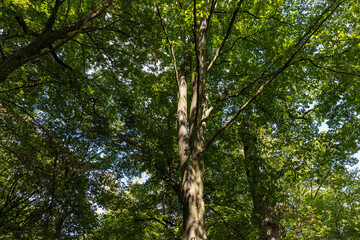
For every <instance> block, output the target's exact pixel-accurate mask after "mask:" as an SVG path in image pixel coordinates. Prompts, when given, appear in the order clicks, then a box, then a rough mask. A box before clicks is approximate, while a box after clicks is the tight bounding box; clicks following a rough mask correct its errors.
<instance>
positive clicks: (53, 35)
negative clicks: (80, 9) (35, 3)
mask: <svg viewBox="0 0 360 240" xmlns="http://www.w3.org/2000/svg"><path fill="white" fill-rule="evenodd" d="M111 2H112V0H102V1H100V2H99V3H98V4H97V5H96V6H95V7H94V8H93V9H92V10H91V11H89V12H88V13H86V14H85V15H84V16H82V17H80V18H78V19H77V20H75V21H74V22H72V23H71V24H69V25H67V26H66V27H64V28H61V29H59V30H57V31H48V32H44V33H42V34H41V35H40V36H39V37H38V38H36V39H35V40H34V41H33V42H31V43H30V44H29V45H27V46H25V47H23V48H21V49H20V50H18V51H17V52H15V53H13V54H12V55H11V56H9V57H8V58H7V59H5V60H4V61H2V62H0V82H4V81H5V80H6V78H7V77H8V75H9V74H10V73H11V72H13V71H14V70H15V69H17V68H19V67H21V66H22V65H24V64H25V63H27V62H29V61H30V60H32V59H34V58H38V57H40V56H42V55H45V54H48V53H50V52H51V51H46V52H45V53H44V52H42V50H44V49H45V48H48V47H49V46H50V45H51V44H52V43H54V42H55V41H57V40H60V39H64V38H67V41H68V40H69V39H70V38H73V37H74V36H75V35H76V34H78V33H80V32H82V31H83V30H87V29H85V28H84V26H85V24H86V23H87V22H88V21H89V20H91V19H94V18H96V17H97V16H99V15H100V14H101V13H103V11H104V10H105V9H106V8H108V7H109V6H110V4H111ZM69 33H73V34H72V35H71V36H68V34H69ZM55 48H56V47H55Z"/></svg>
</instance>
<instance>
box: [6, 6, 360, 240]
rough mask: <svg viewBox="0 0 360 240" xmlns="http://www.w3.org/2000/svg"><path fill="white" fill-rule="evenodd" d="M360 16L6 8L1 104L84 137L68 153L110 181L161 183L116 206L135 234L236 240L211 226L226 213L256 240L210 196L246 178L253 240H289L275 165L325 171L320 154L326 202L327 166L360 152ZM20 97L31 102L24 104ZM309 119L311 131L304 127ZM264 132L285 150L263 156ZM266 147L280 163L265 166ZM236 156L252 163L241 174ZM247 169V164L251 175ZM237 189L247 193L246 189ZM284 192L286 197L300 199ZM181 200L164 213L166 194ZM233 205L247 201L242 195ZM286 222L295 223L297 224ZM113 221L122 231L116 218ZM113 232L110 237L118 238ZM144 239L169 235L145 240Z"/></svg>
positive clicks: (304, 11) (327, 9) (301, 11)
mask: <svg viewBox="0 0 360 240" xmlns="http://www.w3.org/2000/svg"><path fill="white" fill-rule="evenodd" d="M34 9H36V10H37V11H35V12H34V11H33V10H34ZM39 9H40V10H39ZM358 9H359V4H358V3H357V2H354V1H350V0H336V1H308V0H301V1H292V0H274V1H270V0H258V1H246V0H228V1H220V0H193V1H189V0H178V1H176V3H174V2H171V1H167V0H161V1H160V0H157V1H151V0H139V1H105V0H104V1H96V2H92V1H86V2H84V1H78V2H76V3H75V4H74V3H73V1H60V0H59V1H58V0H56V1H55V2H53V3H52V5H49V4H47V3H44V4H41V3H37V2H36V3H35V2H31V1H14V2H10V3H6V4H4V7H3V8H1V11H2V15H1V18H2V19H6V20H7V21H2V23H1V25H0V26H1V27H0V30H1V32H0V33H1V37H2V38H1V45H0V47H1V49H0V50H1V57H2V59H1V62H0V70H1V71H0V82H1V84H2V86H3V87H4V89H3V90H2V91H1V94H2V98H1V99H0V100H1V103H4V102H8V104H10V105H11V102H13V101H14V102H16V103H17V105H18V106H20V107H21V108H29V109H31V113H32V116H33V117H34V119H42V117H43V118H46V119H47V120H48V121H47V122H48V123H47V124H48V125H50V126H51V128H52V132H54V133H61V132H62V131H60V130H61V129H62V128H64V129H67V128H71V129H74V130H73V131H71V134H69V135H71V136H69V138H68V139H72V140H71V143H69V146H68V149H71V150H72V151H81V149H85V148H86V147H88V148H89V149H90V150H91V152H92V153H93V156H95V155H96V154H97V157H96V159H95V160H93V161H94V162H96V161H99V162H97V163H98V164H99V166H102V167H103V168H104V169H103V170H105V169H106V168H109V169H111V170H112V171H114V172H118V173H119V175H121V176H123V175H125V176H134V175H136V174H139V173H140V172H147V173H148V174H149V175H148V177H149V180H148V184H149V185H150V186H153V187H154V189H152V190H147V189H146V187H144V188H141V187H139V188H138V187H137V186H136V185H134V186H135V187H129V188H128V189H129V191H128V192H127V193H125V195H126V194H127V195H126V196H124V197H123V199H122V200H123V202H124V203H125V205H126V206H129V209H134V210H133V212H131V213H129V211H130V210H128V209H125V210H124V209H121V206H118V209H116V206H115V204H109V206H110V208H111V209H113V208H115V210H114V211H113V212H111V211H109V213H108V216H110V219H112V218H113V217H115V216H116V214H117V213H119V215H120V218H121V219H122V220H124V222H125V223H126V226H127V224H130V223H131V222H133V221H132V219H134V222H136V225H139V226H142V225H141V224H142V223H144V226H146V228H151V226H153V227H154V228H158V227H159V226H163V227H165V228H167V231H166V232H167V233H166V234H167V235H166V236H171V237H174V238H176V237H177V236H178V235H179V234H178V232H177V230H176V229H177V227H178V222H182V232H181V234H182V239H183V240H204V239H207V231H206V230H207V229H208V230H209V231H208V233H210V234H209V236H222V237H224V236H225V235H217V234H216V233H215V234H214V233H213V232H211V229H214V228H213V227H209V228H206V227H205V221H206V220H209V219H207V218H210V216H212V217H213V216H215V215H216V216H217V217H218V218H219V219H221V221H222V222H223V223H224V225H225V226H226V228H227V229H228V232H229V236H230V237H234V236H236V235H238V233H239V236H242V237H241V238H244V239H246V236H244V235H242V234H241V233H240V231H238V230H236V228H235V227H234V224H233V223H229V221H227V219H226V218H225V217H224V216H223V214H222V212H221V211H219V210H218V209H219V208H218V207H217V206H216V204H217V203H218V202H219V201H220V200H219V198H217V197H216V196H215V194H216V193H212V192H211V189H216V187H215V186H210V185H208V186H207V185H206V184H204V183H206V182H212V183H213V184H214V183H216V181H215V180H214V179H218V176H217V175H222V176H224V175H225V174H232V173H234V174H235V175H236V176H240V177H239V178H241V179H239V182H240V183H239V184H235V186H237V187H238V186H240V185H241V187H238V188H239V189H242V191H243V192H241V193H238V195H237V196H240V195H241V196H242V197H241V201H243V202H242V203H244V202H246V201H247V203H246V204H248V203H249V202H251V204H252V208H251V209H250V210H249V209H248V210H249V212H252V213H251V214H253V215H260V216H257V217H253V218H252V219H257V220H258V222H259V223H260V224H259V229H260V231H258V235H256V236H255V235H254V234H253V235H251V236H249V237H248V238H249V239H279V238H280V237H281V236H285V235H286V234H283V233H282V231H283V229H281V226H280V223H281V222H282V219H281V218H280V217H281V216H278V215H276V217H275V213H278V212H280V210H278V209H276V207H278V206H280V205H281V204H280V203H281V201H283V200H282V199H280V198H275V197H273V198H271V197H272V196H270V195H266V194H270V193H268V192H266V191H265V190H267V189H268V188H267V187H269V186H267V187H265V186H262V185H264V184H267V182H266V181H264V180H263V179H262V177H263V176H266V175H270V174H271V173H270V172H267V171H266V170H267V168H266V167H265V166H270V165H271V167H272V168H275V167H274V165H276V164H275V163H273V162H271V164H267V165H266V164H264V162H265V163H266V162H267V161H274V162H276V160H273V159H278V162H277V163H279V164H280V163H282V162H286V164H288V165H291V166H292V165H294V166H296V168H297V169H298V167H299V166H300V165H301V164H300V163H298V160H297V159H298V158H299V159H305V160H301V161H303V162H306V161H308V159H313V158H310V157H308V155H314V156H318V158H319V160H318V161H315V160H314V161H313V162H311V161H308V162H310V163H311V164H313V165H312V166H306V165H304V164H303V165H301V166H302V167H303V168H305V169H306V170H307V171H311V169H312V168H313V169H320V170H319V173H318V172H317V174H313V175H311V178H312V179H313V180H312V181H315V182H316V183H317V184H318V185H317V186H318V189H319V192H320V193H318V194H320V195H321V191H322V190H321V189H322V187H321V186H323V185H324V184H323V182H325V181H326V180H327V177H326V176H328V175H327V173H326V171H325V177H324V178H321V177H320V175H321V174H323V173H324V169H325V168H326V167H325V166H327V167H329V169H335V168H336V167H335V166H338V165H342V166H344V165H346V164H347V163H349V162H351V161H350V160H349V159H350V156H351V154H353V153H355V152H356V151H357V150H358V144H357V140H356V137H354V136H355V135H356V134H355V133H356V131H355V130H354V131H353V132H351V131H350V129H352V128H353V129H354V128H355V126H358V113H359V108H358V106H357V104H356V101H357V98H356V97H354V96H355V95H356V87H357V86H358V85H359V84H358V77H359V76H360V75H359V72H358V66H359V58H358V57H357V56H356V55H355V54H354V52H357V51H359V41H360V40H359V37H358V36H359V27H358V25H356V22H357V21H358V18H359V13H358ZM56 66H57V67H58V66H61V69H57V67H56ZM74 76H76V77H74ZM22 78H23V79H22ZM6 79H7V81H6ZM34 79H35V81H34V82H33V80H34ZM68 79H69V81H66V80H68ZM21 80H24V82H26V81H28V82H31V83H32V84H31V85H26V84H22V83H21ZM37 80H41V81H37ZM54 80H55V81H54ZM28 88H29V89H28ZM36 90H37V91H36ZM24 91H25V95H24ZM14 92H16V93H18V94H16V96H15V97H14V99H12V98H11V93H14ZM34 94H35V95H34ZM32 100H34V101H32ZM9 102H10V103H9ZM75 106H76V107H75ZM250 106H251V108H250ZM340 110H341V111H340ZM253 116H254V117H253ZM259 116H260V117H259ZM279 119H280V120H279ZM308 119H311V124H310V123H309V122H308V121H307V120H308ZM297 121H300V122H301V124H299V125H300V126H298V125H296V127H293V126H292V125H295V123H297ZM302 121H303V122H302ZM322 121H328V123H329V127H330V128H331V131H332V132H331V134H329V136H331V137H333V138H334V139H335V140H334V141H327V142H326V144H327V145H329V146H328V147H326V146H325V147H324V148H321V147H318V146H317V145H316V144H315V143H318V144H320V143H319V142H320V140H319V139H318V138H319V135H317V133H311V132H312V131H316V129H317V127H318V126H319V125H320V124H321V122H322ZM76 122H77V123H78V124H75V123H76ZM282 123H283V124H285V125H289V128H292V127H293V128H292V131H291V132H292V133H293V135H290V134H287V133H286V134H285V133H284V132H281V131H280V130H279V129H281V127H282V126H281V124H282ZM345 123H346V124H348V123H349V125H346V124H345ZM68 125H71V127H69V126H68ZM310 125H311V126H310ZM74 126H78V127H74ZM239 126H240V127H239ZM253 126H254V127H253ZM349 126H351V127H352V128H351V127H349ZM238 127H239V128H240V130H239V129H237V128H238ZM59 129H60V130H59ZM263 129H267V131H268V133H266V134H267V135H269V136H266V137H267V138H269V139H277V138H281V141H280V140H279V141H278V142H281V144H280V143H279V146H278V145H276V146H271V144H262V145H261V143H262V141H263V138H264V135H266V134H263V133H262V135H261V134H260V132H261V131H264V130H263ZM355 129H356V128H355ZM62 130H63V129H62ZM63 132H64V131H63ZM65 132H67V131H65ZM354 134H355V135H354ZM233 135H235V136H236V137H232V136H233ZM238 135H241V136H240V137H239V136H238ZM260 135H261V136H260ZM295 135H296V136H295ZM279 136H280V137H279ZM57 138H58V139H62V137H61V136H57ZM295 139H298V141H299V149H301V151H300V152H301V154H302V155H303V156H301V157H299V155H301V154H300V153H298V152H297V149H295V148H296V144H295V143H294V142H295ZM69 141H70V140H69ZM274 141H275V140H274ZM74 142H76V144H75V143H74ZM324 142H325V141H324ZM340 143H341V144H340ZM259 144H260V146H261V147H263V148H269V149H270V150H268V152H274V153H273V156H270V157H269V156H264V154H263V152H266V151H265V150H264V149H260V148H261V147H260V146H259ZM280 145H281V146H280ZM285 145H291V147H284V146H285ZM314 146H316V147H318V148H315V147H314ZM311 147H314V148H313V149H314V151H310V150H309V149H310V148H311ZM239 149H240V150H239ZM276 151H278V152H277V153H275V152H276ZM321 151H322V154H318V152H321ZM332 152H336V153H337V155H336V154H335V155H331V156H332V158H331V160H329V161H333V162H331V163H332V164H330V165H329V164H328V165H327V164H324V163H321V164H320V162H321V161H322V159H324V158H325V155H326V154H328V153H332ZM340 152H341V154H340ZM316 154H318V155H316ZM229 155H234V156H236V158H237V159H238V160H237V162H236V163H233V165H231V164H232V163H231V164H230V163H229V162H231V161H232V160H231V157H229ZM282 155H285V156H289V157H288V158H290V159H291V160H289V159H287V157H284V156H282ZM223 157H224V158H226V159H221V158H223ZM217 158H218V159H217ZM239 159H240V160H239ZM241 159H242V160H241ZM284 159H285V160H284ZM344 159H346V161H345V160H344ZM299 161H300V160H299ZM217 162H219V163H217ZM223 162H224V163H225V162H226V165H221V164H220V163H223ZM238 162H242V165H244V166H242V167H241V168H242V169H243V170H244V172H243V173H240V170H239V169H240V167H239V166H240V165H241V164H240V163H238ZM295 162H296V164H295ZM286 164H283V165H286ZM316 164H319V165H320V166H317V165H316ZM206 166H211V168H210V167H209V168H207V167H206ZM229 166H236V167H237V168H238V169H234V171H232V170H233V169H231V167H229ZM223 168H226V169H223ZM279 168H280V167H279ZM206 169H208V171H206ZM284 169H285V167H284ZM284 171H285V170H284ZM304 171H305V170H304ZM334 171H335V170H334ZM285 172H286V174H288V175H286V174H284V176H283V175H281V174H280V173H279V174H280V175H279V176H281V177H279V176H278V177H273V178H271V177H269V178H268V179H271V181H280V180H281V181H285V180H286V181H290V182H291V181H294V180H289V179H291V177H289V175H291V174H294V175H296V176H297V173H296V170H293V171H290V170H287V169H286V171H285ZM289 172H290V173H289ZM120 173H121V174H120ZM207 174H208V175H207ZM329 174H330V173H329ZM260 175H261V176H260ZM305 175H306V174H304V176H305ZM119 178H120V179H121V177H119ZM303 178H306V177H303ZM303 178H302V179H303ZM227 179H229V180H231V181H235V180H234V179H235V177H230V176H227ZM244 179H247V181H244ZM284 179H285V180H284ZM294 179H296V177H294ZM319 179H320V180H319ZM321 179H324V180H323V181H322V180H321ZM224 181H225V180H224ZM269 181H270V180H269ZM306 181H307V180H304V181H303V182H306ZM306 183H307V182H306ZM272 184H273V185H272ZM243 185H247V187H244V186H243ZM275 185H276V184H274V183H271V186H275ZM280 186H286V184H285V183H284V184H283V185H281V184H280ZM339 186H340V184H339ZM251 188H252V189H251ZM269 188H270V187H269ZM284 188H286V189H284V191H283V192H286V191H287V192H289V193H293V192H296V191H295V190H294V191H292V190H291V188H290V187H284ZM139 189H140V190H139ZM144 189H145V190H144ZM274 189H276V188H275V187H274ZM137 190H138V192H137ZM144 191H148V192H147V194H149V195H151V198H149V204H151V206H152V208H153V210H152V211H149V210H148V209H147V208H146V206H144V204H140V203H138V202H137V201H132V199H133V198H135V197H136V196H137V194H138V195H139V197H138V198H139V199H146V197H144V195H145V194H144ZM169 191H171V194H168V197H163V196H162V197H161V199H163V200H164V202H162V203H159V199H158V198H157V196H158V195H159V196H160V195H161V194H162V193H164V195H165V194H166V193H167V192H169ZM218 191H220V190H219V189H218V190H217V192H218ZM263 191H265V192H263ZM159 192H160V193H161V194H160V193H159ZM224 192H226V193H227V194H229V193H230V192H231V191H230V190H229V191H228V190H224ZM318 194H316V195H318ZM174 196H177V197H178V201H179V203H175V201H174ZM119 198H121V197H119ZM159 198H160V197H159ZM225 198H226V197H225ZM166 199H167V200H166ZM229 199H232V202H235V200H234V199H236V197H233V198H230V197H229ZM270 199H271V201H272V202H270ZM273 199H274V200H273ZM150 200H151V201H150ZM165 201H168V202H167V203H165ZM229 201H230V200H229ZM276 201H278V202H276ZM118 202H122V201H120V200H119V201H118ZM222 203H223V202H222ZM242 203H241V204H242ZM137 204H139V205H137ZM241 204H240V203H239V204H238V206H239V205H241ZM246 204H243V205H246ZM179 205H181V210H182V212H183V214H182V215H181V214H180V213H179V209H176V210H170V209H169V208H171V207H174V208H175V207H177V206H179ZM223 205H224V206H225V205H226V204H224V203H223ZM138 206H141V208H140V210H139V209H138V208H137V207H138ZM160 206H161V207H162V210H163V211H160V208H161V207H160ZM214 206H215V207H214ZM297 206H299V204H298V203H297V205H296V206H294V209H296V207H297ZM206 207H208V208H207V209H208V210H209V214H205V213H206V212H205V209H206ZM221 207H223V206H220V209H226V208H225V207H223V208H221ZM227 207H228V205H227ZM144 209H145V210H144ZM141 210H144V212H145V211H146V212H147V213H149V214H153V215H154V216H148V217H145V216H144V215H141V214H139V213H138V211H141ZM224 211H225V210H224ZM210 212H211V213H210ZM125 213H126V214H129V217H128V218H127V217H124V216H123V215H124V214H125ZM161 214H162V215H161ZM261 214H263V215H261ZM299 214H300V213H299ZM159 216H161V217H159ZM244 216H245V214H244ZM284 216H285V214H284ZM286 217H287V219H291V221H292V220H293V218H292V217H291V216H290V214H289V215H288V216H286ZM213 219H214V218H212V219H210V222H214V221H213ZM234 219H237V220H239V218H238V217H237V218H236V217H234ZM146 221H151V222H155V223H153V224H149V223H148V222H146ZM239 221H241V223H243V224H248V225H246V226H251V224H249V223H246V221H245V220H244V219H241V220H239ZM104 222H105V223H108V224H110V223H111V221H109V220H106V218H105V220H104ZM145 222H146V223H145ZM134 224H135V223H134ZM126 226H125V228H124V227H121V228H119V229H122V230H123V229H126ZM102 227H103V228H100V230H99V236H100V237H101V236H102V237H104V236H105V235H103V231H106V229H112V227H113V226H112V225H110V226H106V224H104V225H102ZM287 227H288V226H287ZM288 228H289V229H290V227H288ZM140 230H142V231H143V229H141V227H140ZM297 230H298V229H296V231H297ZM109 231H111V230H108V231H106V232H109ZM296 231H294V232H296ZM136 232H137V228H136V227H134V228H131V233H136ZM245 232H246V231H245ZM248 232H249V231H248ZM139 234H140V233H139ZM181 234H180V235H181ZM304 234H305V233H304ZM95 235H96V234H95ZM294 235H296V233H294ZM126 236H128V235H126ZM139 236H140V235H139ZM141 236H143V237H154V236H157V235H156V233H154V234H150V235H147V234H146V233H144V232H141ZM117 237H121V236H117ZM139 238H140V237H139Z"/></svg>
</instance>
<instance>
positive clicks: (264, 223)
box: [243, 121, 281, 240]
mask: <svg viewBox="0 0 360 240" xmlns="http://www.w3.org/2000/svg"><path fill="white" fill-rule="evenodd" d="M256 142H257V137H256V135H254V133H252V132H251V130H250V124H249V121H248V122H247V124H246V127H245V131H244V133H243V144H244V155H245V166H246V175H247V179H248V183H249V190H250V194H251V198H252V201H253V215H254V220H255V222H256V224H257V225H258V228H259V232H260V234H261V238H260V239H263V240H279V239H281V238H280V235H279V221H278V220H277V218H276V214H275V211H274V203H271V202H270V199H269V198H270V196H268V195H267V192H268V190H267V188H271V186H267V185H268V183H266V182H265V181H264V176H263V175H264V174H266V173H264V172H262V170H261V160H262V159H261V156H259V154H258V149H257V147H256Z"/></svg>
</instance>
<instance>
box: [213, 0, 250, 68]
mask: <svg viewBox="0 0 360 240" xmlns="http://www.w3.org/2000/svg"><path fill="white" fill-rule="evenodd" d="M242 2H243V0H239V2H238V4H237V5H236V8H235V11H234V13H233V16H232V18H231V21H230V24H229V27H228V29H227V31H226V34H225V37H224V39H223V40H222V42H221V44H220V46H219V48H218V49H217V50H216V52H215V55H214V57H213V58H212V60H211V61H210V64H209V66H208V68H207V71H210V69H211V67H212V66H213V64H214V63H215V61H216V59H217V58H218V57H219V54H220V52H221V50H222V49H223V48H224V45H225V43H226V41H227V39H228V38H229V36H230V32H231V29H232V27H233V25H234V22H235V19H236V16H237V14H238V13H239V10H240V6H241V3H242Z"/></svg>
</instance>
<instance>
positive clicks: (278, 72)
mask: <svg viewBox="0 0 360 240" xmlns="http://www.w3.org/2000/svg"><path fill="white" fill-rule="evenodd" d="M345 1H346V0H342V1H341V2H339V3H338V4H336V5H335V7H334V8H333V9H332V10H331V11H330V12H329V13H328V14H327V15H326V12H327V11H328V9H329V8H328V9H326V10H325V11H324V13H322V14H321V15H320V17H319V19H317V20H316V21H315V23H314V24H313V25H312V26H311V27H310V30H309V31H307V32H306V33H305V35H304V36H303V37H302V38H301V39H300V40H299V41H298V42H297V43H296V44H295V47H296V46H298V45H300V46H299V47H298V48H297V49H296V50H295V51H294V52H293V54H292V55H291V56H290V57H289V59H288V60H287V61H286V62H285V63H284V64H283V66H282V67H281V68H279V69H278V70H277V71H276V72H275V73H274V74H273V77H271V78H270V79H268V80H267V81H266V82H265V83H264V84H262V85H261V86H260V87H259V88H258V90H257V91H256V93H255V94H254V95H253V96H252V97H251V98H249V99H248V100H247V101H246V102H245V103H244V104H243V105H242V106H241V107H240V108H239V110H238V111H237V112H236V113H235V114H234V115H233V116H232V117H231V118H230V119H229V120H228V121H227V122H226V123H225V124H224V125H223V126H222V127H221V128H220V129H218V130H217V131H216V133H215V134H214V135H213V136H212V137H211V138H210V140H209V141H208V142H207V144H206V146H205V148H204V151H203V152H205V151H206V150H207V148H208V147H209V146H210V145H211V144H212V143H213V141H214V140H215V139H216V137H217V136H218V135H219V134H220V133H221V132H222V131H224V130H225V129H226V128H227V127H228V126H229V125H230V124H231V123H232V122H233V121H234V120H235V119H236V118H237V117H238V116H239V115H240V113H241V112H242V111H243V110H244V109H245V108H246V107H247V106H248V105H250V103H252V102H253V101H254V100H255V99H256V98H257V97H258V96H259V95H260V93H261V92H262V91H263V90H264V89H265V87H266V86H267V85H269V84H270V83H271V82H272V81H273V80H274V79H275V78H276V77H277V76H278V75H279V74H280V73H282V72H283V71H284V70H285V69H286V68H288V67H289V66H290V64H291V62H292V60H293V59H294V58H295V56H296V55H297V54H298V53H299V52H300V50H301V49H302V48H303V47H304V45H305V44H306V42H307V41H308V40H309V39H310V38H311V37H312V36H313V35H314V34H315V33H316V32H317V31H318V30H319V28H320V27H321V26H322V25H323V23H324V22H325V21H326V20H327V19H328V18H329V17H330V16H331V15H332V14H333V13H334V12H335V10H336V9H337V8H338V7H339V6H340V5H341V4H342V3H343V2H345ZM332 6H333V5H332ZM325 15H326V16H325ZM323 16H325V17H324V18H323V19H322V20H320V19H321V18H322V17H323ZM319 21H320V23H319V24H317V23H318V22H319ZM316 25H317V26H316ZM313 29H314V30H313ZM304 39H305V40H304Z"/></svg>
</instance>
